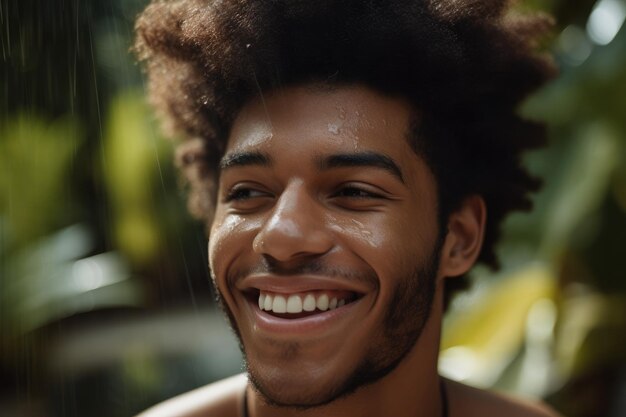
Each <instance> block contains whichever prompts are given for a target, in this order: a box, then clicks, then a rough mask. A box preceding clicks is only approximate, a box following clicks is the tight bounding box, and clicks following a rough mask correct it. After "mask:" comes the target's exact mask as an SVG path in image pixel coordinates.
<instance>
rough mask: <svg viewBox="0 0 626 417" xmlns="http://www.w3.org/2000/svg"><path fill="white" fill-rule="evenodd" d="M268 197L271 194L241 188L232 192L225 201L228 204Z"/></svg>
mask: <svg viewBox="0 0 626 417" xmlns="http://www.w3.org/2000/svg"><path fill="white" fill-rule="evenodd" d="M268 195H269V194H268V193H266V192H263V191H259V190H255V189H253V188H243V187H241V188H235V189H232V190H230V191H229V192H228V194H227V195H226V198H225V199H224V201H225V202H227V203H228V202H231V201H245V200H250V199H252V198H258V197H267V196H268Z"/></svg>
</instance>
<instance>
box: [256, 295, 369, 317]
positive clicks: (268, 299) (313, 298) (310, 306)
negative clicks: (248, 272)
mask: <svg viewBox="0 0 626 417" xmlns="http://www.w3.org/2000/svg"><path fill="white" fill-rule="evenodd" d="M248 296H249V299H250V301H251V302H255V303H256V304H257V305H258V307H259V309H260V310H261V311H264V312H265V313H267V314H270V315H272V316H275V317H279V318H284V319H299V318H304V317H309V316H313V315H316V314H321V313H324V312H327V311H331V310H335V309H337V308H340V307H343V306H345V305H347V304H350V303H352V302H354V301H356V300H357V299H358V298H360V297H361V295H359V294H358V293H355V292H351V291H343V290H341V291H339V290H334V291H328V290H316V291H307V292H300V293H294V294H282V293H276V292H270V291H264V290H259V289H256V290H255V291H253V292H251V293H249V295H248Z"/></svg>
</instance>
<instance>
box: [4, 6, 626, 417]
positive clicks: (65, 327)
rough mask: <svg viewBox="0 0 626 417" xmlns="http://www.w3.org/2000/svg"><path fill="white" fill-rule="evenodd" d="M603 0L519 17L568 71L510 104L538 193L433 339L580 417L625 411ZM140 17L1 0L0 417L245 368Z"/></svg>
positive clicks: (622, 199)
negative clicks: (176, 154) (146, 55)
mask: <svg viewBox="0 0 626 417" xmlns="http://www.w3.org/2000/svg"><path fill="white" fill-rule="evenodd" d="M603 1H605V2H606V1H607V0H603ZM610 1H613V2H614V3H615V2H616V3H619V4H621V5H622V6H623V8H624V10H626V2H624V1H623V0H609V2H610ZM599 3H600V2H596V1H595V0H576V1H571V0H570V1H565V0H551V1H542V2H539V1H532V2H531V1H529V2H525V3H522V5H520V6H519V7H520V8H523V9H531V10H542V11H547V12H550V13H552V14H553V15H554V16H555V17H556V19H557V25H556V27H555V31H554V36H553V37H552V39H550V40H549V41H548V43H547V45H546V47H547V48H548V49H549V50H551V51H552V52H553V53H554V54H555V56H556V59H557V61H558V63H559V65H560V67H561V71H562V74H561V76H560V77H559V78H558V79H557V80H556V81H555V82H553V83H551V84H550V85H549V86H548V87H547V88H545V89H544V90H542V91H541V92H539V93H538V94H536V95H535V96H533V97H532V98H530V99H529V100H528V102H527V103H526V104H525V106H524V108H523V109H521V111H522V112H524V113H525V114H526V115H527V116H528V117H532V118H536V119H540V120H545V121H546V122H548V123H549V126H550V146H549V148H547V149H545V150H543V151H540V152H535V153H534V154H532V155H529V156H528V164H529V165H530V166H531V168H532V169H533V171H534V172H536V173H537V174H538V175H540V176H542V177H543V178H544V181H545V186H544V188H543V190H542V191H541V192H540V193H539V194H538V195H537V196H536V200H535V202H536V204H535V210H534V211H533V212H532V213H530V214H517V215H514V216H512V217H511V218H510V219H509V221H508V222H507V224H506V238H505V240H504V241H503V243H502V244H501V245H500V248H499V253H500V255H501V257H502V260H503V268H502V269H501V270H500V271H498V272H496V273H494V272H491V271H487V270H485V269H483V268H477V269H476V271H475V273H474V276H473V278H474V281H475V283H474V287H473V289H472V290H471V291H470V292H468V293H466V294H463V295H462V296H460V297H459V298H458V299H457V300H456V301H455V303H454V305H453V308H452V310H451V311H450V312H449V314H448V316H447V318H446V323H445V330H444V339H443V342H442V361H441V371H442V372H443V373H444V374H446V375H448V376H450V377H453V378H456V379H459V380H463V381H466V382H467V383H471V384H474V385H478V386H485V387H495V388H498V389H503V390H508V391H514V392H517V393H519V394H522V395H530V396H535V397H542V398H544V399H546V400H547V401H549V402H550V403H551V404H553V405H554V406H555V407H556V408H557V409H559V410H560V411H561V412H563V413H564V414H566V415H568V416H572V417H576V416H581V417H583V416H584V417H592V416H621V415H624V413H626V404H625V403H624V399H623V398H624V386H626V340H625V339H624V337H623V334H624V332H625V331H626V307H625V306H626V280H625V279H624V278H625V273H624V269H623V268H622V266H621V260H623V259H624V257H625V256H626V245H625V244H624V240H625V239H626V215H625V213H626V117H625V116H626V115H625V110H624V109H626V33H625V30H624V29H623V28H622V29H621V30H620V31H619V32H618V33H617V36H615V38H614V39H613V40H612V42H610V43H608V44H607V45H597V44H594V43H593V42H592V41H591V40H590V39H589V37H588V36H587V35H586V32H585V27H586V25H587V22H588V21H589V18H590V15H591V13H592V11H593V10H594V7H596V6H598V4H599ZM144 5H145V1H144V0H111V1H106V2H103V1H96V0H50V1H45V2H41V1H35V0H0V23H1V25H2V27H1V30H0V40H1V48H2V51H1V53H2V60H1V61H0V70H1V73H0V76H1V81H0V85H1V86H2V88H1V89H0V387H1V388H0V416H5V415H6V416H12V417H22V416H34V415H36V416H84V415H89V416H100V415H102V416H120V417H122V416H130V415H133V414H134V413H136V412H138V411H139V410H141V409H143V408H145V407H147V406H149V405H151V404H154V403H156V402H157V401H160V400H161V399H164V398H167V397H170V396H172V395H175V394H177V393H179V392H183V391H185V390H188V389H190V388H193V387H196V386H199V385H202V384H205V383H207V382H209V381H211V380H215V379H217V378H221V377H223V376H225V375H228V374H232V373H234V372H238V371H239V370H240V360H241V358H240V356H239V353H238V349H237V346H236V343H235V342H234V340H233V339H232V336H231V335H230V333H229V332H228V329H227V328H226V325H225V323H224V321H223V320H222V319H221V318H220V316H219V314H217V313H216V311H215V307H214V305H213V301H212V300H213V295H212V293H211V288H210V285H209V279H208V273H207V271H206V263H207V260H206V240H205V237H204V233H203V228H202V225H199V224H196V223H194V222H192V221H191V220H189V218H188V216H187V215H186V213H185V207H184V196H183V193H182V192H181V191H180V190H179V188H178V187H177V185H178V179H177V177H176V173H175V172H174V171H173V168H172V166H171V162H170V161H171V158H172V155H171V146H170V144H169V143H168V142H167V141H166V140H165V139H164V138H162V137H161V136H160V134H159V132H158V129H157V128H156V125H157V124H156V121H155V119H154V116H153V115H152V113H151V111H150V109H149V108H148V107H147V105H146V104H145V101H144V100H145V99H144V93H143V79H142V76H141V72H140V71H139V68H138V66H137V65H136V64H135V63H134V59H133V56H132V54H130V52H129V48H130V45H131V43H132V36H133V35H132V26H133V21H134V18H135V16H136V14H137V13H138V12H139V11H140V10H141V9H142V7H143V6H144Z"/></svg>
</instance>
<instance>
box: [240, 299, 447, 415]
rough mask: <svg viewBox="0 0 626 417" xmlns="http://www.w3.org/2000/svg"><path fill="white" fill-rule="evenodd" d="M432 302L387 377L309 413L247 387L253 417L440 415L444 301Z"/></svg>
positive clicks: (250, 412)
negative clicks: (439, 369) (275, 403)
mask: <svg viewBox="0 0 626 417" xmlns="http://www.w3.org/2000/svg"><path fill="white" fill-rule="evenodd" d="M442 293H443V291H437V294H438V295H437V296H436V298H435V300H434V303H433V308H432V311H431V315H430V318H429V320H428V322H427V323H426V326H425V327H424V330H423V332H422V334H421V335H420V338H419V339H418V341H417V343H416V344H415V346H413V348H412V349H411V351H410V352H409V353H408V354H407V356H406V357H405V358H404V359H403V360H402V361H401V362H400V364H399V365H398V366H397V367H396V368H395V369H394V370H393V371H392V372H391V373H389V374H388V375H386V376H385V377H384V378H381V379H380V380H378V381H376V382H375V383H373V384H370V385H367V386H364V387H361V388H360V389H358V390H357V391H356V392H354V393H353V394H350V395H348V396H346V397H343V398H340V399H338V400H335V401H333V402H331V403H330V404H327V405H324V406H321V407H314V408H310V409H307V410H297V409H293V408H283V407H275V406H271V405H268V404H267V403H266V402H265V401H264V400H263V398H262V397H261V396H260V394H258V393H257V392H256V391H255V390H254V389H253V388H251V387H250V386H249V387H248V388H247V396H248V401H247V402H248V415H249V416H250V417H270V416H272V417H317V416H324V417H340V416H341V417H345V416H363V417H370V416H371V417H374V416H376V417H378V416H381V415H393V416H394V417H432V416H441V415H442V413H443V407H442V401H441V398H442V392H441V386H440V377H439V375H438V373H437V358H438V355H439V339H440V335H441V318H442V314H443V302H442V297H441V294H442Z"/></svg>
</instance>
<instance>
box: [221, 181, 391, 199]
mask: <svg viewBox="0 0 626 417" xmlns="http://www.w3.org/2000/svg"><path fill="white" fill-rule="evenodd" d="M268 196H270V194H269V193H266V192H264V191H260V190H258V189H255V188H251V187H234V188H232V189H230V190H229V191H228V193H227V194H226V196H225V197H224V202H225V203H229V202H236V201H246V200H250V199H253V198H261V197H268ZM331 197H333V198H350V199H354V200H367V199H382V198H384V196H383V195H381V194H379V193H375V192H372V191H368V190H366V189H363V188H362V187H358V186H352V185H345V186H342V187H341V188H339V189H338V190H337V191H336V192H334V193H333V194H332V196H331Z"/></svg>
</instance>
